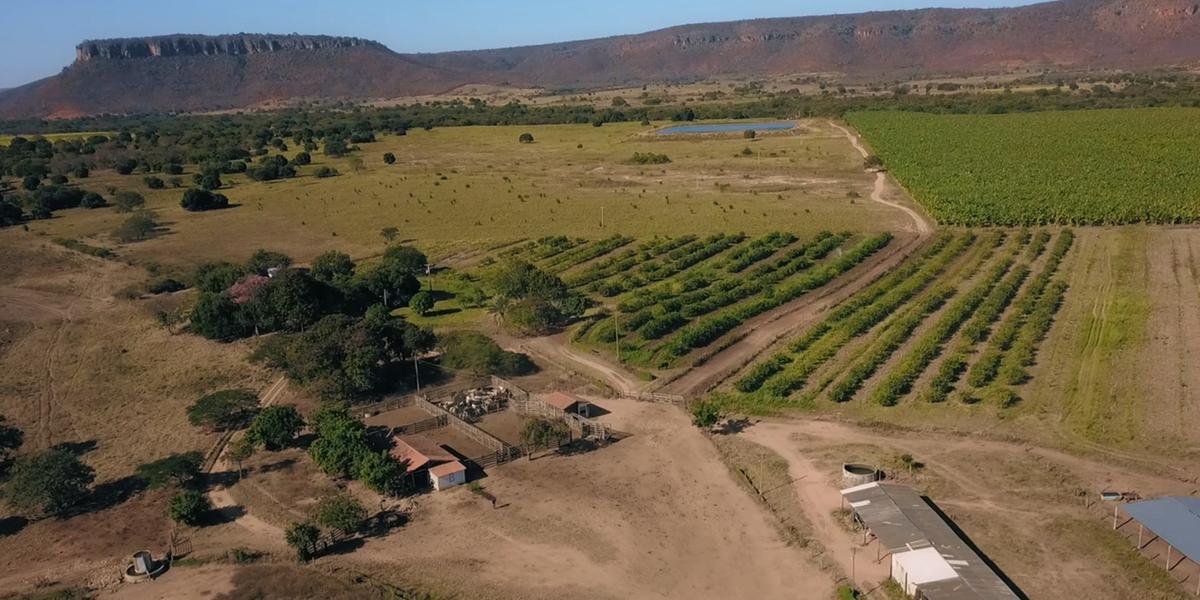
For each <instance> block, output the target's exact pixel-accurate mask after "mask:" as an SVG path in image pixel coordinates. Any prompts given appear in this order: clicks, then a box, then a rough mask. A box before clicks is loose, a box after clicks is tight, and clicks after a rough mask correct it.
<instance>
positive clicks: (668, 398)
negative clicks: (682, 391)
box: [620, 392, 688, 407]
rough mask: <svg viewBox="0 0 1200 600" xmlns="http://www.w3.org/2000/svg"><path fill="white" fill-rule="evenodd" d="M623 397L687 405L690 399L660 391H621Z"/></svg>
mask: <svg viewBox="0 0 1200 600" xmlns="http://www.w3.org/2000/svg"><path fill="white" fill-rule="evenodd" d="M620 396H621V397H622V398H628V399H629V400H637V401H638V402H658V403H660V404H674V405H676V406H683V407H686V406H687V404H688V399H687V398H685V397H683V396H680V395H678V394H661V393H658V392H621V394H620Z"/></svg>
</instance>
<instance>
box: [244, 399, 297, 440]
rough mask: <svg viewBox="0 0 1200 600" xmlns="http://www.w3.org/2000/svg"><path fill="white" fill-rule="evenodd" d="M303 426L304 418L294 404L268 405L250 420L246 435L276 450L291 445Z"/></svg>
mask: <svg viewBox="0 0 1200 600" xmlns="http://www.w3.org/2000/svg"><path fill="white" fill-rule="evenodd" d="M303 428H304V419H303V418H301V417H300V413H299V412H298V411H297V410H296V408H295V407H294V406H268V407H267V408H264V409H263V410H262V412H260V413H258V415H256V416H255V417H254V420H253V421H251V422H250V430H249V431H248V432H247V433H246V435H248V436H249V437H250V439H252V440H254V443H255V444H262V445H263V446H264V447H265V448H266V449H267V450H271V451H276V450H282V449H284V448H286V447H287V446H289V445H291V443H292V441H293V440H295V439H296V434H298V433H300V430H301V429H303Z"/></svg>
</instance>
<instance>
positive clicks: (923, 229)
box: [829, 121, 933, 237]
mask: <svg viewBox="0 0 1200 600" xmlns="http://www.w3.org/2000/svg"><path fill="white" fill-rule="evenodd" d="M829 125H830V126H832V127H833V128H834V129H837V130H838V131H840V132H842V134H843V135H845V136H846V139H847V140H849V141H850V145H851V146H854V149H855V150H857V151H858V153H859V154H861V155H862V157H863V158H867V157H868V156H870V155H871V153H870V152H867V149H866V148H864V147H863V145H862V142H861V141H860V140H859V139H858V136H856V135H854V134H853V133H851V132H850V130H849V129H846V128H845V127H842V126H841V125H838V124H837V123H834V122H833V121H830V122H829ZM886 183H887V173H885V172H884V171H879V172H877V173H875V189H874V190H873V191H872V192H871V200H874V201H875V202H878V203H879V204H883V205H884V206H890V207H892V208H895V209H897V210H901V211H903V212H904V214H906V215H908V218H910V219H912V221H913V228H914V231H915V232H916V233H917V235H919V236H922V237H927V236H929V235H930V234H932V233H933V225H932V224H930V222H929V221H928V220H926V219H925V217H924V216H922V215H921V213H918V212H917V211H915V210H913V209H911V208H909V207H907V206H904V205H903V204H897V203H895V202H891V201H888V200H885V199H884V198H883V190H884V187H885V184H886Z"/></svg>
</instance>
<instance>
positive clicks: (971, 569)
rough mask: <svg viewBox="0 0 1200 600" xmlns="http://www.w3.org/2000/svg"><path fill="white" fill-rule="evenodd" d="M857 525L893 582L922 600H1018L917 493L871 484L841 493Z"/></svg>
mask: <svg viewBox="0 0 1200 600" xmlns="http://www.w3.org/2000/svg"><path fill="white" fill-rule="evenodd" d="M842 497H843V499H845V501H846V502H847V503H848V504H849V505H850V510H851V511H853V513H854V520H855V521H856V522H857V523H858V524H860V525H862V526H863V527H864V528H865V529H866V531H867V532H869V533H870V535H871V536H873V537H874V538H875V539H876V541H877V542H878V544H879V547H880V551H881V552H882V555H881V557H880V558H881V559H882V558H884V557H889V556H890V557H891V572H892V579H895V580H896V583H899V584H900V586H901V587H902V588H903V589H904V591H905V593H906V594H908V595H909V596H912V597H913V598H916V599H918V600H1016V598H1017V595H1016V593H1014V592H1013V590H1012V588H1010V587H1009V586H1008V584H1007V583H1005V581H1004V580H1003V579H1001V578H1000V575H999V574H998V573H996V571H995V570H993V569H992V567H991V566H989V565H988V563H986V562H984V560H983V558H982V557H980V556H979V554H978V553H976V552H975V550H973V549H972V548H971V546H970V545H969V544H968V543H967V542H966V540H964V539H963V538H962V537H961V536H960V535H959V534H958V533H957V532H956V531H955V530H954V528H953V527H951V525H950V523H949V522H947V521H946V519H944V518H942V516H941V515H940V514H939V513H938V512H937V511H936V510H934V509H933V507H932V506H930V505H929V503H928V502H926V501H925V500H924V499H923V498H922V497H921V495H920V494H918V493H917V491H916V490H914V489H912V488H910V487H907V486H902V485H896V484H890V483H879V482H872V483H866V484H863V485H858V486H855V487H852V488H847V489H844V490H842Z"/></svg>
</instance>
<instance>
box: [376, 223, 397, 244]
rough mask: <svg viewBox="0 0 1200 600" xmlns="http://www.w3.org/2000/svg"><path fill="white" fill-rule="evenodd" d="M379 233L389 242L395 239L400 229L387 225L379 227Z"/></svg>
mask: <svg viewBox="0 0 1200 600" xmlns="http://www.w3.org/2000/svg"><path fill="white" fill-rule="evenodd" d="M379 235H381V236H383V239H384V240H385V241H387V243H389V244H390V243H392V242H394V241H396V237H397V236H399V235H400V230H399V229H397V228H395V227H392V226H390V225H389V226H387V227H384V228H383V229H380V230H379Z"/></svg>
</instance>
